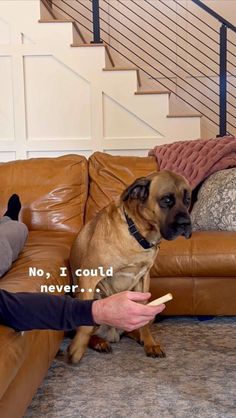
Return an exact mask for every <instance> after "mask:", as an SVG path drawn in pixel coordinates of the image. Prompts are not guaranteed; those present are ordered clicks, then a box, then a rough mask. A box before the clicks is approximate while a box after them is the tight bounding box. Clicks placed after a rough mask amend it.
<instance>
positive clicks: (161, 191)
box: [121, 170, 192, 240]
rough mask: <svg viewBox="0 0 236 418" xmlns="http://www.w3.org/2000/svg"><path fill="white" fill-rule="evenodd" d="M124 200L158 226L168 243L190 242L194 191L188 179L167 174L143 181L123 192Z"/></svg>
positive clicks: (151, 176) (171, 173) (150, 177)
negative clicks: (186, 240) (178, 240)
mask: <svg viewBox="0 0 236 418" xmlns="http://www.w3.org/2000/svg"><path fill="white" fill-rule="evenodd" d="M121 199H122V201H123V202H126V204H127V205H128V207H129V208H130V209H131V210H132V211H135V213H136V214H137V215H138V216H141V217H142V216H143V218H144V219H145V220H146V221H148V222H150V224H152V225H156V226H157V228H158V229H159V231H160V233H161V236H162V237H163V238H164V239H166V240H173V239H175V238H177V237H178V236H179V235H183V236H184V237H185V238H190V236H191V233H192V226H191V219H190V216H189V212H188V209H189V206H190V201H191V189H190V186H189V184H188V183H187V181H186V180H185V179H184V177H182V176H179V175H177V174H175V173H173V172H171V171H167V170H163V171H159V172H157V173H155V174H153V175H150V176H148V177H141V178H139V179H137V180H136V181H135V182H134V183H133V184H131V185H130V186H129V187H128V188H127V189H126V190H125V191H124V192H123V194H122V195H121Z"/></svg>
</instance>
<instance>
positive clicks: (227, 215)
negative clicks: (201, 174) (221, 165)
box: [191, 168, 236, 231]
mask: <svg viewBox="0 0 236 418" xmlns="http://www.w3.org/2000/svg"><path fill="white" fill-rule="evenodd" d="M191 219H192V223H193V230H194V231H197V230H201V231H236V168H230V169H227V170H222V171H218V172H217V173H214V174H212V175H211V176H210V177H208V179H207V180H205V181H204V183H203V185H202V186H201V188H200V190H199V192H198V196H197V201H196V203H195V204H194V206H193V209H192V212H191Z"/></svg>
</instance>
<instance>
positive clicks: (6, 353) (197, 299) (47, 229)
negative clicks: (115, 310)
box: [0, 152, 236, 418]
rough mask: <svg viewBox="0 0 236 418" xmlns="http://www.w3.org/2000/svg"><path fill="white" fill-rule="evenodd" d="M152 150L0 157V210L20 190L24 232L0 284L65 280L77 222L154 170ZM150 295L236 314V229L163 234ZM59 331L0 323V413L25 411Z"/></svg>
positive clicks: (186, 308) (21, 287)
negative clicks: (33, 271) (32, 271)
mask: <svg viewBox="0 0 236 418" xmlns="http://www.w3.org/2000/svg"><path fill="white" fill-rule="evenodd" d="M156 170H157V165H156V161H155V159H154V158H153V157H118V156H111V155H108V154H104V153H99V152H98V153H95V154H93V155H92V156H91V157H90V159H89V161H87V160H86V159H85V158H84V157H81V156H77V155H67V156H63V157H59V158H38V159H31V160H25V161H23V160H22V161H14V162H9V163H2V164H0V179H1V187H0V189H1V193H0V214H2V213H4V210H5V207H6V203H7V200H8V198H9V196H10V195H11V194H12V193H18V194H19V195H20V197H21V200H22V203H23V208H22V211H21V220H22V221H23V222H25V223H26V224H27V226H28V228H29V231H30V233H29V239H28V241H27V243H26V246H25V248H24V250H23V252H22V253H21V255H20V257H19V259H18V260H17V261H16V262H15V263H14V264H13V266H12V269H11V270H10V271H9V272H8V273H7V274H6V275H5V276H4V277H3V278H2V279H0V287H1V288H2V289H6V290H9V291H12V292H19V291H28V292H37V291H39V290H40V285H41V284H49V283H50V284H70V283H71V277H70V274H69V272H68V275H67V277H61V276H60V267H69V266H68V256H69V251H70V247H71V244H72V242H73V240H74V238H75V236H76V234H77V233H78V231H79V230H80V228H81V227H82V225H83V223H84V222H87V221H88V220H89V219H91V217H93V216H94V215H95V214H96V213H97V212H98V211H99V210H100V209H101V208H103V207H104V206H106V205H107V204H108V203H109V202H110V201H111V200H112V199H113V198H114V197H115V196H117V195H118V194H120V193H121V191H122V190H123V189H124V188H125V187H126V186H127V185H128V184H130V183H131V182H132V181H133V180H134V179H135V178H137V177H140V176H145V175H148V174H149V173H151V172H153V171H156ZM29 267H36V268H38V269H43V270H44V272H45V273H46V272H50V276H51V277H50V279H46V278H45V275H44V276H42V277H30V276H29ZM151 277H152V278H151V292H152V297H153V298H156V297H158V296H161V295H163V294H165V293H167V292H171V293H172V294H173V296H174V299H173V301H172V302H170V303H169V304H167V305H166V310H165V311H164V315H235V314H236V303H235V300H236V233H233V232H232V233H231V232H194V233H193V236H192V238H191V239H189V240H185V238H183V237H180V238H178V239H177V240H175V241H170V242H167V241H164V240H163V242H162V244H161V250H160V252H159V255H158V257H157V262H156V263H155V265H154V267H153V268H152V271H151ZM62 338H63V333H62V332H55V331H30V332H25V333H24V334H23V335H22V334H21V333H17V332H15V331H13V330H12V329H10V328H7V327H3V326H0V416H1V418H18V417H22V416H23V415H24V412H25V410H26V408H27V406H28V405H29V403H30V401H31V399H32V396H33V394H34V393H35V391H36V390H37V388H38V386H39V385H40V383H41V382H42V380H43V378H44V377H45V375H46V373H47V370H48V368H49V366H50V364H51V361H52V360H53V358H54V356H55V354H56V353H57V350H58V348H59V346H60V342H61V340H62Z"/></svg>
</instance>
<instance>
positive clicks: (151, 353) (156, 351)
mask: <svg viewBox="0 0 236 418" xmlns="http://www.w3.org/2000/svg"><path fill="white" fill-rule="evenodd" d="M144 351H145V353H146V355H147V356H148V357H153V358H154V357H166V354H165V352H164V351H163V349H162V348H161V346H160V345H159V344H152V345H145V346H144Z"/></svg>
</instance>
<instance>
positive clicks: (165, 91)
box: [134, 90, 171, 95]
mask: <svg viewBox="0 0 236 418" xmlns="http://www.w3.org/2000/svg"><path fill="white" fill-rule="evenodd" d="M134 94H136V95H145V94H169V95H170V94H171V91H170V90H140V91H136V92H135V93H134Z"/></svg>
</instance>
